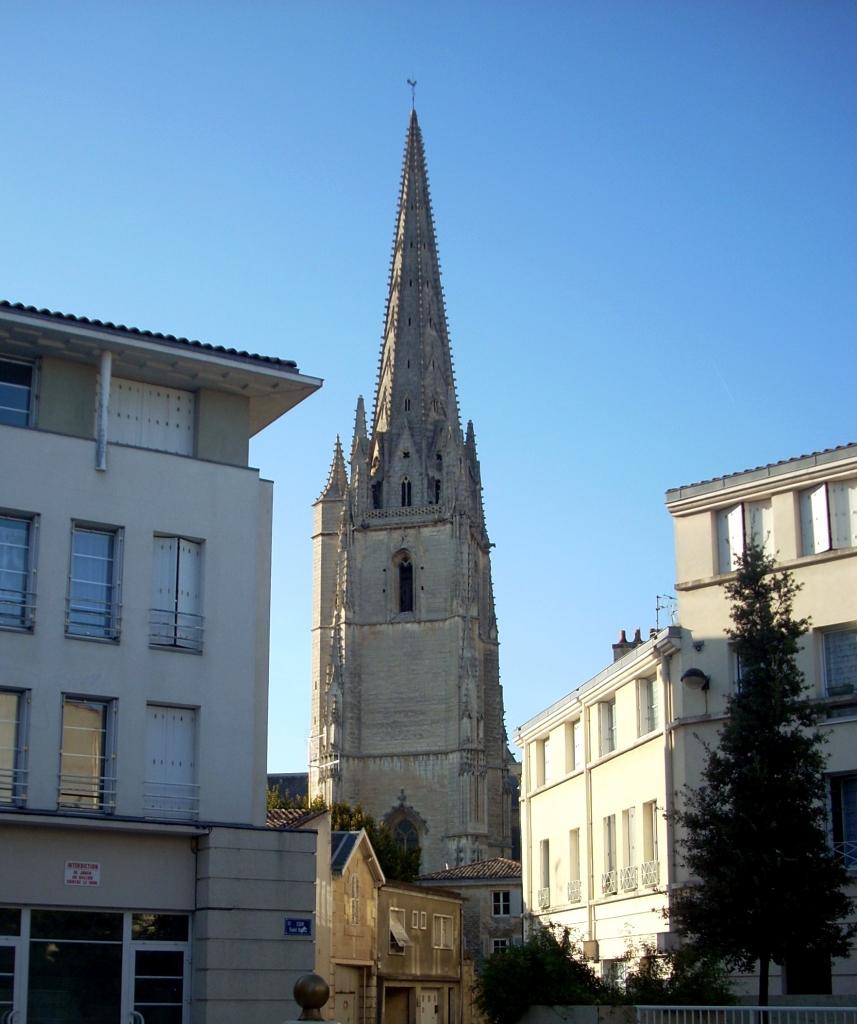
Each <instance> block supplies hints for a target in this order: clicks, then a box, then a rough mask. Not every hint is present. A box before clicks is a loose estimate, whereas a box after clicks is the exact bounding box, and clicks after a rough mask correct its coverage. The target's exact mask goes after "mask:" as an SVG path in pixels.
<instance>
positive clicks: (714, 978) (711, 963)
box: [623, 945, 735, 1006]
mask: <svg viewBox="0 0 857 1024" xmlns="http://www.w3.org/2000/svg"><path fill="white" fill-rule="evenodd" d="M629 961H630V962H632V963H633V966H632V967H630V968H629V969H628V971H627V972H626V974H625V997H624V1000H623V1001H624V1002H628V1003H634V1004H642V1005H644V1006H645V1005H657V1006H660V1005H663V1004H665V1003H666V1004H673V1005H680V1006H689V1005H703V1006H725V1005H729V1004H731V1003H733V1002H734V1001H735V997H734V995H733V994H732V986H731V981H730V976H729V971H728V970H727V968H726V966H725V965H724V963H723V962H722V961H721V960H718V959H717V958H716V957H713V956H710V955H708V954H706V953H704V952H703V951H702V950H701V949H700V948H699V947H698V946H693V945H687V946H683V947H682V948H681V949H678V950H675V951H672V952H669V953H657V952H656V951H655V950H653V949H651V948H649V947H644V948H643V951H642V953H640V952H638V951H634V950H632V951H631V952H630V953H629Z"/></svg>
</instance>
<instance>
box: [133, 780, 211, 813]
mask: <svg viewBox="0 0 857 1024" xmlns="http://www.w3.org/2000/svg"><path fill="white" fill-rule="evenodd" d="M143 809H144V810H145V811H147V812H148V811H154V812H155V813H154V814H147V817H156V818H184V819H188V818H196V816H197V815H198V814H199V786H198V785H196V784H195V783H189V782H148V781H145V780H144V781H143Z"/></svg>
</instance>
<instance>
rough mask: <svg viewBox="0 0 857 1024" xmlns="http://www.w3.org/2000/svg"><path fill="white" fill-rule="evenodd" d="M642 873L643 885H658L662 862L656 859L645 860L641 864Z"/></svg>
mask: <svg viewBox="0 0 857 1024" xmlns="http://www.w3.org/2000/svg"><path fill="white" fill-rule="evenodd" d="M640 874H641V876H642V879H641V884H642V885H649V886H653V885H657V884H658V879H659V878H660V862H659V861H656V860H647V861H644V862H643V863H642V864H641V865H640Z"/></svg>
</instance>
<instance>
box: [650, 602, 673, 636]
mask: <svg viewBox="0 0 857 1024" xmlns="http://www.w3.org/2000/svg"><path fill="white" fill-rule="evenodd" d="M663 611H668V612H669V613H670V625H671V626H674V625H675V613H676V603H675V597H673V595H672V594H655V631H656V632H658V633H659V632H660V630H661V612H663Z"/></svg>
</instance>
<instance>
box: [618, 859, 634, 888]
mask: <svg viewBox="0 0 857 1024" xmlns="http://www.w3.org/2000/svg"><path fill="white" fill-rule="evenodd" d="M619 887H620V888H621V889H622V891H623V892H631V891H632V890H633V889H636V888H637V868H636V866H635V865H633V864H630V865H628V867H625V868H620V869H619Z"/></svg>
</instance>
